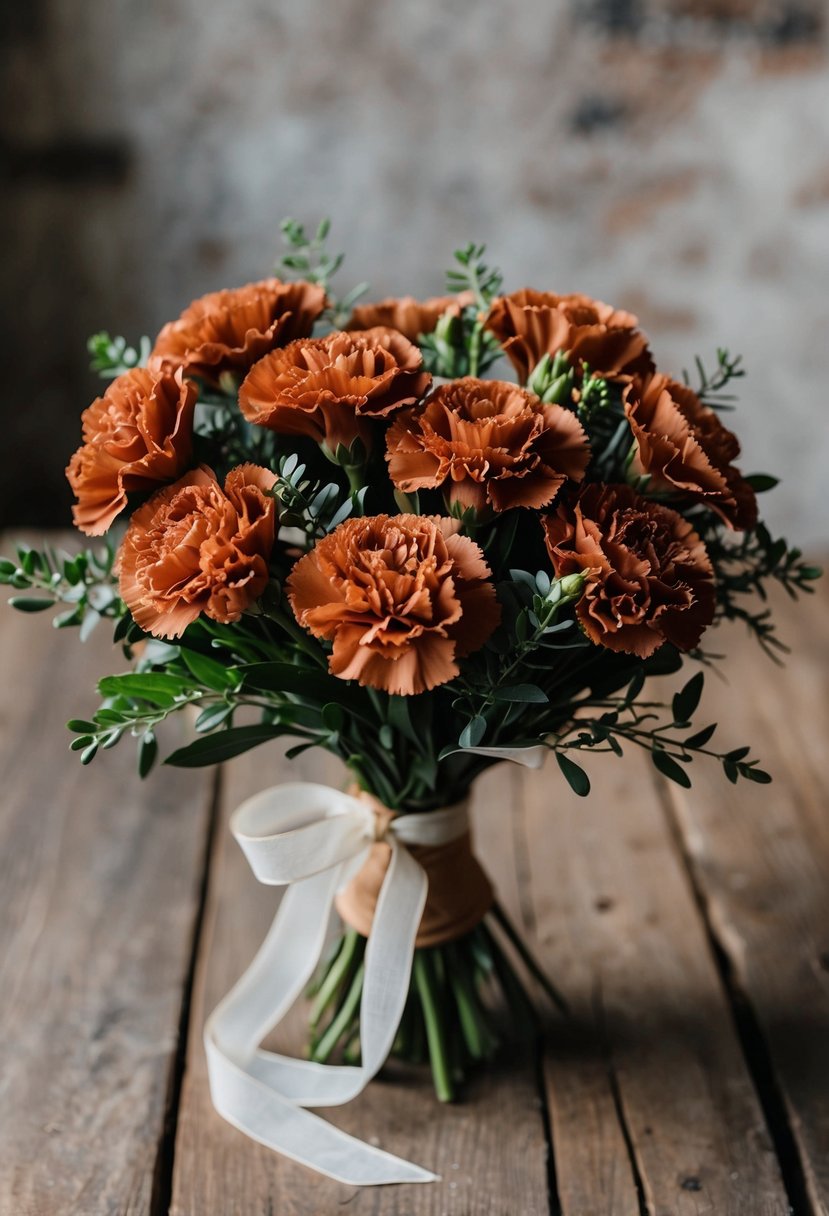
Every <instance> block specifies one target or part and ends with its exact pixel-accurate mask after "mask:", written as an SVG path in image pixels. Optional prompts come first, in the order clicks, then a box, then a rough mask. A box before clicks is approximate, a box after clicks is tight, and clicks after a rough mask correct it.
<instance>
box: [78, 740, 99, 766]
mask: <svg viewBox="0 0 829 1216" xmlns="http://www.w3.org/2000/svg"><path fill="white" fill-rule="evenodd" d="M97 751H98V744H97V743H90V745H89V747H87V748H84V750H83V751H82V752H81V764H91V763H92V761H93V760H94V759H95V754H96V752H97Z"/></svg>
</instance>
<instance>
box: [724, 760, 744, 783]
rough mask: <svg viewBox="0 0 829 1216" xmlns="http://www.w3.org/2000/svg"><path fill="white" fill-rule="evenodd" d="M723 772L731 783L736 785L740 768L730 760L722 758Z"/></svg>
mask: <svg viewBox="0 0 829 1216" xmlns="http://www.w3.org/2000/svg"><path fill="white" fill-rule="evenodd" d="M722 767H723V772H724V773H725V775H726V777H727V778H728V780H729V781H730V782H731V784H732V785H736V784H737V781H738V779H739V776H740V770H739V769H738V768H737V765H736V764H735V763H734V762H733V761H732V760H723V766H722Z"/></svg>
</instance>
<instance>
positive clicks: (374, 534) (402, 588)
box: [286, 515, 501, 696]
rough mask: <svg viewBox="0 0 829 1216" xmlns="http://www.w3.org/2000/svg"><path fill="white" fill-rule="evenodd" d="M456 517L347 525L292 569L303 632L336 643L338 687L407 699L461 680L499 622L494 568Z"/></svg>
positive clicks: (291, 586)
mask: <svg viewBox="0 0 829 1216" xmlns="http://www.w3.org/2000/svg"><path fill="white" fill-rule="evenodd" d="M458 528H459V524H458V522H457V520H451V519H438V518H437V517H435V516H423V515H396V516H389V515H376V516H374V517H369V518H359V519H348V520H346V522H345V523H343V524H340V526H339V527H338V528H336V529H335V530H334V531H333V532H332V533H331V535H330V536H326V537H324V538H323V539H322V540H320V541H318V542H317V544H316V546H315V548H314V549H312V550H311V552H310V553H307V554H306V555H305V556H304V557H302V558H300V560H299V561H298V562H297V563H296V565H295V566H294V568H293V570H292V571H291V574H290V576H289V578H288V581H287V584H286V588H287V592H288V597H289V599H290V602H291V607H292V608H293V610H294V613H295V615H296V618H297V620H298V621H299V623H300V625H302V626H303V628H305V629H308V630H310V632H311V633H312V634H314V636H315V637H318V638H327V639H328V640H330V641H332V642H333V644H334V646H333V651H332V654H331V658H330V660H329V666H330V669H331V672H332V674H333V675H336V676H339V677H340V678H341V679H343V680H357V681H358V682H359V683H360V684H363V685H368V686H369V687H371V688H380V689H383V690H384V691H385V692H389V693H394V694H396V695H399V696H412V695H413V694H415V693H420V692H424V691H425V690H427V689H430V688H435V687H436V686H437V685H438V684H445V683H446V681H447V680H451V679H452V678H453V677H454V676H456V675H457V674H458V664H457V661H456V660H457V659H458V658H462V657H463V656H464V655H467V654H470V653H471V652H472V651H473V650H477V649H479V647H481V646H483V644H484V642H485V641H486V640H487V638H488V637H489V635H490V634H491V633H492V631H493V630H494V629H495V627H496V625H497V624H498V621H499V620H500V615H501V612H500V608H499V606H498V602H497V600H496V598H495V588H494V586H493V585H492V583H491V582H490V576H491V571H490V569H489V567H488V566H487V564H486V562H485V561H484V556H483V554H482V552H481V550H480V549H479V548H478V546H477V545H476V544H475V543H474V541H472V540H470V539H469V537H466V536H459V535H458Z"/></svg>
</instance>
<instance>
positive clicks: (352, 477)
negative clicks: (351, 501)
mask: <svg viewBox="0 0 829 1216" xmlns="http://www.w3.org/2000/svg"><path fill="white" fill-rule="evenodd" d="M342 467H343V468H344V469H345V475H346V477H347V478H348V488H349V489H350V491H351V493H352V494H357V493H359V491H360V490H362V488H363V486H364V485H365V482H364V480H363V474H364V466H363V465H361V464H344V465H343V466H342Z"/></svg>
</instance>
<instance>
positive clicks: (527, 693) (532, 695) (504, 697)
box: [492, 684, 549, 705]
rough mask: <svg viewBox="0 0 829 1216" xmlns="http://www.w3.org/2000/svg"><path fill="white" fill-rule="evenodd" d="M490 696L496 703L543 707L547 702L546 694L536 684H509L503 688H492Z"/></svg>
mask: <svg viewBox="0 0 829 1216" xmlns="http://www.w3.org/2000/svg"><path fill="white" fill-rule="evenodd" d="M492 696H493V698H494V699H495V700H496V701H522V702H525V703H527V704H534V705H544V704H546V702H547V701H548V700H549V698H548V696H547V694H546V692H544V690H543V689H541V688H539V687H538V685H537V684H510V685H507V686H506V687H504V688H494V689H493V690H492Z"/></svg>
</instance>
